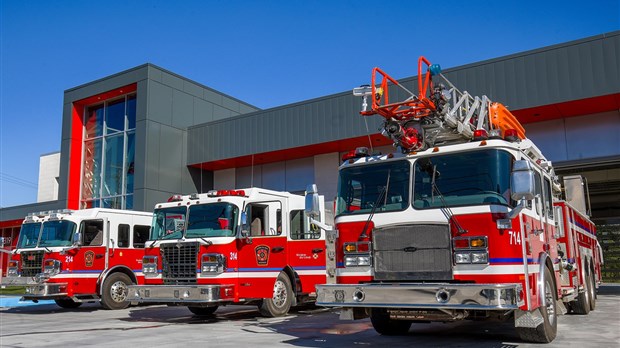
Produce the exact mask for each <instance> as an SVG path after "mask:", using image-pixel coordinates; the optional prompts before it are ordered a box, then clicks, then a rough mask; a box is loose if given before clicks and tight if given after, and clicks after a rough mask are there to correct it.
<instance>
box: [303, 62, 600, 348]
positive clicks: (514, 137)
mask: <svg viewBox="0 0 620 348" xmlns="http://www.w3.org/2000/svg"><path fill="white" fill-rule="evenodd" d="M424 69H426V70H425V71H423V70H424ZM433 78H435V79H438V78H441V79H443V81H442V82H441V83H434V81H433ZM379 79H380V80H379ZM417 82H418V86H417V87H418V94H417V95H416V94H414V93H412V92H411V91H410V89H413V88H411V87H409V89H408V88H407V86H404V85H402V84H401V83H399V82H398V81H397V80H395V79H393V78H391V77H390V76H389V75H387V74H386V73H385V72H383V71H382V70H381V69H379V68H375V69H374V70H373V73H372V83H371V85H367V86H362V87H359V88H355V89H354V90H353V93H354V95H356V96H361V97H362V100H363V103H362V107H363V109H362V111H361V114H362V115H363V116H369V115H375V114H378V115H380V116H382V117H383V125H382V128H381V133H382V134H383V135H385V136H386V137H388V138H389V139H390V140H391V141H392V142H393V144H394V146H395V147H397V148H398V149H400V151H396V152H394V153H388V154H376V155H375V154H372V153H371V152H372V150H370V151H369V150H368V148H357V149H355V150H353V151H351V152H348V153H345V154H344V155H343V158H342V165H341V166H340V168H339V181H338V194H337V197H336V203H335V205H336V207H335V221H334V222H335V227H336V228H335V229H334V230H331V231H327V238H326V240H327V246H326V248H327V256H328V257H327V263H326V271H327V283H326V284H322V285H318V286H317V304H318V305H320V306H327V307H341V312H340V317H341V319H361V318H365V317H370V321H371V323H372V325H373V327H374V329H375V330H376V331H377V332H378V333H380V334H383V335H398V334H405V333H407V332H408V330H409V329H410V327H411V325H412V323H425V322H432V321H439V322H452V321H459V320H464V319H471V320H513V321H514V325H515V328H516V331H517V332H518V334H519V336H520V337H521V338H522V339H523V340H525V341H532V342H551V341H552V340H553V339H554V338H555V337H556V333H557V316H558V315H560V314H564V313H565V312H566V310H572V311H573V312H575V313H584V314H585V313H587V312H589V311H590V310H591V309H594V305H595V299H596V287H597V286H598V284H599V283H600V281H601V273H600V263H601V262H602V253H601V249H600V247H599V246H598V243H597V240H596V232H595V226H594V224H593V223H592V222H591V221H590V220H589V218H588V216H587V215H585V214H583V213H581V212H579V211H577V210H576V209H575V208H574V207H573V205H571V203H569V202H568V201H566V200H562V198H561V196H562V193H563V190H562V186H561V184H560V182H559V179H558V176H557V175H556V174H555V172H554V169H553V167H552V165H551V162H550V161H548V160H547V159H546V158H545V157H544V156H543V154H542V153H541V151H540V150H539V149H538V148H537V147H536V145H535V144H534V143H533V142H532V141H531V140H529V139H528V138H527V137H526V136H525V130H524V129H523V127H522V126H521V124H520V123H519V122H518V121H517V120H516V118H515V117H514V116H513V115H512V114H511V113H510V112H509V111H508V109H507V108H506V107H504V106H503V105H502V104H500V103H495V102H492V101H491V100H490V99H489V98H488V97H486V96H483V97H474V96H471V95H470V94H469V93H468V92H467V91H460V90H458V89H457V88H456V87H455V86H454V85H453V84H452V83H450V81H449V80H447V79H446V78H445V76H444V75H443V74H442V73H441V68H440V67H439V66H438V65H431V64H430V62H429V61H428V60H426V59H425V58H424V57H421V58H420V59H419V61H418V81H417ZM390 93H391V94H392V95H395V94H397V96H403V95H404V96H405V97H404V98H399V101H394V100H393V99H394V98H392V100H390V98H389V97H390ZM368 99H371V102H372V104H371V109H368V106H369V100H368ZM315 200H316V199H315V198H312V197H311V198H310V199H309V200H308V203H307V213H308V214H309V215H310V216H312V215H313V214H312V213H313V209H312V208H311V206H315V204H316V203H315V202H313V201H315Z"/></svg>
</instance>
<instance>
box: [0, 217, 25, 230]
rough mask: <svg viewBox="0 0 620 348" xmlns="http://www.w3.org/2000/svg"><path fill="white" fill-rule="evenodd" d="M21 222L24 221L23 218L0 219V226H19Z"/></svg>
mask: <svg viewBox="0 0 620 348" xmlns="http://www.w3.org/2000/svg"><path fill="white" fill-rule="evenodd" d="M22 222H24V219H17V220H7V221H0V228H7V227H19V226H21V225H22Z"/></svg>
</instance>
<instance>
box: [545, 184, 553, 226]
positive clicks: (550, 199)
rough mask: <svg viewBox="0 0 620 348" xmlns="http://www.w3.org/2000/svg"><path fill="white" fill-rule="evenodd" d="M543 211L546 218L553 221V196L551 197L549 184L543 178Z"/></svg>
mask: <svg viewBox="0 0 620 348" xmlns="http://www.w3.org/2000/svg"><path fill="white" fill-rule="evenodd" d="M545 210H546V211H547V217H548V218H549V219H551V220H553V196H551V182H550V181H549V179H548V178H545Z"/></svg>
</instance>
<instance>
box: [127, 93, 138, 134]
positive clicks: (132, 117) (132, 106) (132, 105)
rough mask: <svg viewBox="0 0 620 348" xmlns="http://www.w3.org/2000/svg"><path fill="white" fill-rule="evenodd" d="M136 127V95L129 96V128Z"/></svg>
mask: <svg viewBox="0 0 620 348" xmlns="http://www.w3.org/2000/svg"><path fill="white" fill-rule="evenodd" d="M134 128H136V96H135V94H134V95H130V96H128V97H127V129H128V130H130V129H134Z"/></svg>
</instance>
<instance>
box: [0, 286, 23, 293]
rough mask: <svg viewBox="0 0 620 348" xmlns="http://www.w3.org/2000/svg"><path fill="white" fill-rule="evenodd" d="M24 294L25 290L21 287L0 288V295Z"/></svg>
mask: <svg viewBox="0 0 620 348" xmlns="http://www.w3.org/2000/svg"><path fill="white" fill-rule="evenodd" d="M25 293H26V288H25V287H23V286H10V287H4V285H2V286H0V295H22V294H25Z"/></svg>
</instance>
